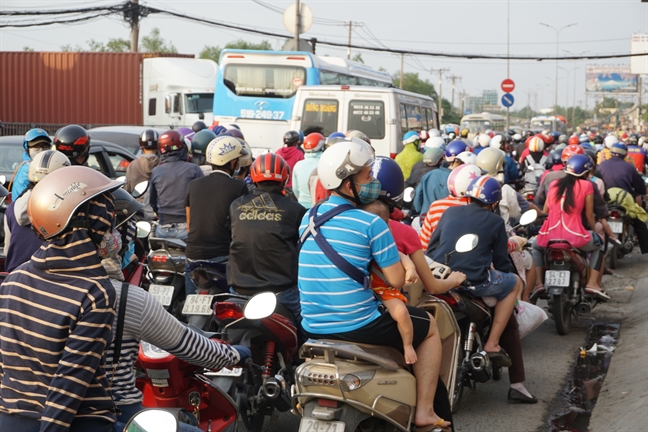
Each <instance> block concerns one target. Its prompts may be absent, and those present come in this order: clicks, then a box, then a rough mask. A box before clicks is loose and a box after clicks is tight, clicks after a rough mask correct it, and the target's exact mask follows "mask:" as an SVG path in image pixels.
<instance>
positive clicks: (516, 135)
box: [513, 133, 522, 142]
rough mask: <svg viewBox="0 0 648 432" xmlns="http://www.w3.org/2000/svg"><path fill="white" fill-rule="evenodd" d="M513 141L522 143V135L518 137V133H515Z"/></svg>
mask: <svg viewBox="0 0 648 432" xmlns="http://www.w3.org/2000/svg"><path fill="white" fill-rule="evenodd" d="M513 141H516V142H520V141H522V135H520V134H519V133H516V134H515V135H513Z"/></svg>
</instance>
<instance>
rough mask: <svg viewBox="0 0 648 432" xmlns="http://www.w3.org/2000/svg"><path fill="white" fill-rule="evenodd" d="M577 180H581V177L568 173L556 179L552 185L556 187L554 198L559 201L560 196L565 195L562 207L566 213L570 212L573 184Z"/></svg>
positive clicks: (572, 199)
mask: <svg viewBox="0 0 648 432" xmlns="http://www.w3.org/2000/svg"><path fill="white" fill-rule="evenodd" d="M578 180H581V178H580V177H576V176H572V175H569V174H568V175H566V176H564V177H563V178H561V179H559V180H557V181H556V185H555V186H554V187H555V188H556V189H557V190H556V198H557V199H558V200H559V201H560V198H561V197H562V196H564V197H565V205H564V207H563V208H564V210H565V211H566V212H567V213H571V211H572V209H573V208H574V185H575V184H576V182H577V181H578Z"/></svg>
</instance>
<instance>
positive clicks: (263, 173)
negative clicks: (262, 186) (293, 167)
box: [250, 134, 299, 185]
mask: <svg viewBox="0 0 648 432" xmlns="http://www.w3.org/2000/svg"><path fill="white" fill-rule="evenodd" d="M297 136H299V134H297ZM250 177H251V178H252V181H253V182H254V183H260V182H264V181H273V182H279V183H281V184H282V185H283V184H284V183H286V181H287V180H288V178H289V177H290V168H289V167H288V164H287V163H286V161H285V160H284V158H282V157H281V156H279V155H278V154H275V153H264V154H262V155H261V156H259V157H258V158H256V159H255V160H254V163H252V168H250Z"/></svg>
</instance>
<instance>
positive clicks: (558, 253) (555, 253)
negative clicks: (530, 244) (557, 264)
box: [549, 249, 569, 261]
mask: <svg viewBox="0 0 648 432" xmlns="http://www.w3.org/2000/svg"><path fill="white" fill-rule="evenodd" d="M549 260H551V261H569V255H568V254H567V253H565V251H562V250H560V249H554V250H552V251H551V252H549Z"/></svg>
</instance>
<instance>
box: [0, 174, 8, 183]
mask: <svg viewBox="0 0 648 432" xmlns="http://www.w3.org/2000/svg"><path fill="white" fill-rule="evenodd" d="M5 183H7V176H6V175H0V184H5Z"/></svg>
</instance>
